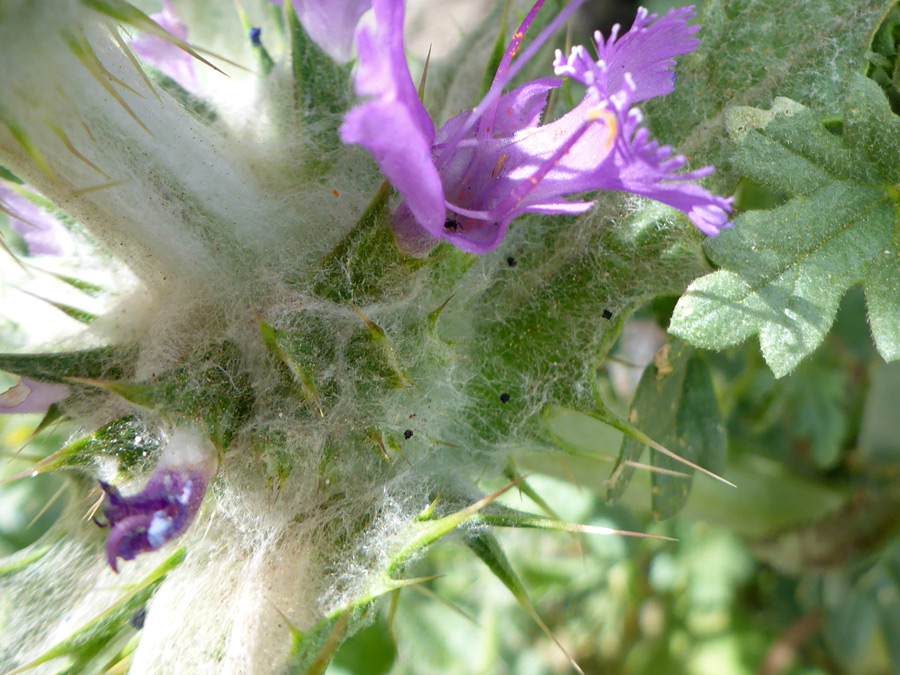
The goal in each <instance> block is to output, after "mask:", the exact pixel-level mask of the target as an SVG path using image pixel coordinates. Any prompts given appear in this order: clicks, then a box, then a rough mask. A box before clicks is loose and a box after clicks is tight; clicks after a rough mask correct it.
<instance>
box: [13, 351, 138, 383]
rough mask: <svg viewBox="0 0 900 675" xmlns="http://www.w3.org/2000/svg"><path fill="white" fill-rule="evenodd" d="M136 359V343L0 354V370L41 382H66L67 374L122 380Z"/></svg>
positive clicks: (68, 375)
mask: <svg viewBox="0 0 900 675" xmlns="http://www.w3.org/2000/svg"><path fill="white" fill-rule="evenodd" d="M136 359H137V349H136V348H135V347H133V346H115V347H100V348H98V349H89V350H86V351H78V352H59V353H52V354H49V353H48V354H0V370H3V371H6V372H7V373H12V374H13V375H19V376H20V377H30V378H31V379H33V380H40V381H41V382H58V383H66V378H68V377H88V378H96V379H119V378H122V377H126V376H127V375H128V373H129V372H130V370H131V368H132V366H133V364H134V362H135V360H136Z"/></svg>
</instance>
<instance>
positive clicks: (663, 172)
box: [589, 77, 732, 236]
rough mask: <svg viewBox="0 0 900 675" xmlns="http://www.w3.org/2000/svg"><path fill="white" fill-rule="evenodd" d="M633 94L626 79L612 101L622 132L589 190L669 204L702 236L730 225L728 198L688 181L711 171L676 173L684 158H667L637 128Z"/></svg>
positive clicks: (644, 131) (668, 153)
mask: <svg viewBox="0 0 900 675" xmlns="http://www.w3.org/2000/svg"><path fill="white" fill-rule="evenodd" d="M633 91H634V83H633V82H632V81H631V78H628V77H626V86H625V88H624V89H622V91H620V92H618V93H617V94H616V95H615V96H613V97H612V102H613V105H614V107H615V110H616V112H617V114H618V117H619V120H620V122H619V123H620V125H621V133H620V134H619V136H618V138H617V139H616V143H615V151H614V153H613V156H612V161H610V162H607V163H606V164H603V165H601V166H599V167H598V168H597V170H595V171H594V172H592V174H591V176H590V178H589V180H590V183H591V188H590V189H594V190H619V191H622V192H630V193H632V194H636V195H641V196H643V197H649V198H650V199H654V200H656V201H658V202H662V203H663V204H668V205H669V206H673V207H674V208H676V209H678V210H679V211H683V212H684V213H685V214H687V216H688V218H690V220H691V221H692V222H693V223H694V225H696V226H697V228H698V229H699V230H700V231H701V232H703V233H704V234H707V235H710V236H715V235H716V234H718V233H719V231H720V230H722V229H724V228H726V227H729V226H730V225H731V223H730V222H728V214H729V213H730V212H731V210H732V207H731V203H732V198H731V197H728V198H726V197H720V196H718V195H714V194H712V193H711V192H709V191H708V190H706V189H705V188H703V187H700V186H699V185H696V184H694V183H692V182H691V181H695V180H698V179H699V178H702V177H704V176H708V175H709V174H711V173H712V172H713V171H714V170H715V169H714V167H711V166H706V167H702V168H700V169H697V170H696V171H692V172H688V173H675V171H676V170H678V169H681V168H682V167H683V166H684V164H685V163H686V160H685V158H684V157H683V156H680V155H676V156H674V157H673V156H671V153H672V149H671V148H670V147H669V146H661V147H660V146H659V144H658V143H657V142H656V141H655V140H653V139H652V138H650V134H649V132H648V131H647V129H646V128H645V127H642V126H640V125H641V123H642V122H643V116H642V115H641V113H640V111H639V110H637V109H632V108H630V105H631V103H632V99H631V96H632V94H633Z"/></svg>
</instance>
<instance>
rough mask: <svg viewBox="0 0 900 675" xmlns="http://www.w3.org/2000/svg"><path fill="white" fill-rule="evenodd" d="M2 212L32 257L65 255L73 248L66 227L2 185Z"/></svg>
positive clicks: (0, 206)
mask: <svg viewBox="0 0 900 675" xmlns="http://www.w3.org/2000/svg"><path fill="white" fill-rule="evenodd" d="M0 212H3V213H5V214H6V215H7V216H8V217H9V226H10V227H11V228H12V229H13V230H14V231H15V232H16V233H17V234H19V236H21V237H22V239H24V240H25V245H26V246H27V247H28V253H29V254H30V255H64V254H65V253H67V252H68V251H69V249H70V243H71V242H70V241H69V236H68V233H67V232H66V229H65V227H64V226H63V225H62V224H61V223H60V222H59V221H58V220H56V218H54V217H53V216H51V215H50V214H48V213H47V212H46V211H44V210H43V209H42V208H40V207H38V206H36V205H35V204H33V203H32V202H31V201H29V200H28V199H26V198H25V197H23V196H22V195H21V194H19V193H18V192H16V191H15V190H14V189H13V188H11V187H7V186H6V185H5V184H3V183H0Z"/></svg>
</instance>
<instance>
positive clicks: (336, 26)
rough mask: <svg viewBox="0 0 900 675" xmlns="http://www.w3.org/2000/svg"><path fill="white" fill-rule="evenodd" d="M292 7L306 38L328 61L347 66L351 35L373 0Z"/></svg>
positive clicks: (309, 0)
mask: <svg viewBox="0 0 900 675" xmlns="http://www.w3.org/2000/svg"><path fill="white" fill-rule="evenodd" d="M269 1H270V2H274V3H275V4H278V5H281V4H283V0H269ZM293 5H294V10H295V11H296V12H297V17H298V18H299V19H300V23H301V24H303V28H304V29H305V30H306V32H307V33H308V34H309V37H310V38H312V40H313V42H315V43H316V44H317V45H319V47H321V48H322V49H323V50H324V51H325V52H326V53H327V54H328V55H329V56H331V58H333V59H334V60H335V61H340V62H341V63H346V62H347V61H349V60H350V59H351V58H352V57H353V32H354V31H355V30H356V25H357V24H358V23H359V19H360V17H361V16H362V15H363V14H365V12H366V10H368V9H369V8H371V7H372V0H293Z"/></svg>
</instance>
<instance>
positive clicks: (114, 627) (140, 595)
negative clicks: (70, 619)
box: [9, 547, 186, 675]
mask: <svg viewBox="0 0 900 675" xmlns="http://www.w3.org/2000/svg"><path fill="white" fill-rule="evenodd" d="M185 555H186V553H185V549H184V547H180V548H178V549H176V550H175V552H174V553H172V555H170V556H169V557H168V558H166V559H165V560H164V561H163V562H162V563H161V564H160V565H159V566H157V567H156V569H154V570H153V571H151V572H150V573H149V574H148V575H147V576H146V577H144V578H143V579H142V580H141V581H139V582H138V583H137V584H135V585H134V586H133V587H132V588H131V589H130V590H129V591H128V592H127V593H125V594H124V595H123V596H122V597H121V598H120V599H119V600H117V601H116V602H115V603H113V604H112V605H111V606H110V607H109V608H107V609H106V610H105V611H103V612H102V613H100V614H99V615H97V616H96V617H94V618H93V619H92V620H90V621H89V622H88V623H86V624H84V625H83V626H82V627H81V628H79V629H78V630H76V631H75V632H73V633H72V634H71V635H69V637H67V638H65V639H63V640H61V641H60V642H58V643H57V644H56V645H54V646H53V647H51V648H50V649H48V650H47V651H45V652H44V653H43V654H41V655H40V656H38V657H37V658H35V659H34V660H32V661H30V662H28V663H27V664H25V665H23V666H20V667H19V668H16V669H15V670H13V671H11V672H10V674H9V675H13V673H20V672H25V671H27V670H30V669H32V668H35V667H36V666H39V665H40V664H42V663H46V662H47V661H50V660H52V659H55V658H57V657H60V656H67V655H72V656H74V657H75V658H76V659H84V658H90V656H92V655H93V653H94V652H96V650H98V649H100V648H102V646H103V645H104V644H106V643H107V642H108V641H109V640H111V639H113V638H114V637H115V635H116V634H117V633H118V632H119V631H120V630H122V629H123V628H126V627H127V626H128V620H129V618H131V616H132V615H133V614H134V613H135V611H137V610H138V609H139V608H141V607H143V606H144V604H145V603H146V602H147V601H148V600H149V599H150V598H151V597H152V596H153V593H154V591H155V590H156V589H157V588H158V587H159V584H160V583H162V580H163V579H164V578H165V577H166V575H167V574H168V573H169V572H170V571H172V570H173V569H174V568H176V567H178V565H180V564H181V563H182V561H183V560H184V557H185Z"/></svg>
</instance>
